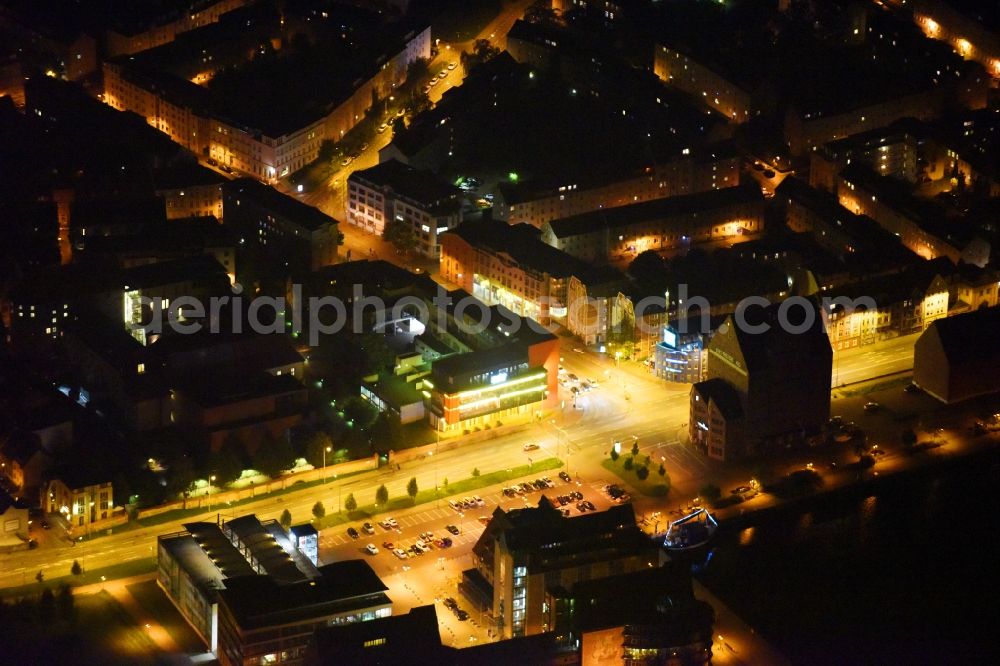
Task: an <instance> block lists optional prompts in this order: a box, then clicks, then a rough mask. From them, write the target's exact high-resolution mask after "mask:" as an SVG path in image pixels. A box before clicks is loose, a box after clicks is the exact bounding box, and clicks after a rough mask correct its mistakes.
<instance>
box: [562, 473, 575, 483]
mask: <svg viewBox="0 0 1000 666" xmlns="http://www.w3.org/2000/svg"><path fill="white" fill-rule="evenodd" d="M559 478H560V479H562V480H563V481H565V482H566V483H569V482H570V481H572V480H573V478H572V477H571V476H570V475H569V473H568V472H566V471H565V470H564V471H562V472H559Z"/></svg>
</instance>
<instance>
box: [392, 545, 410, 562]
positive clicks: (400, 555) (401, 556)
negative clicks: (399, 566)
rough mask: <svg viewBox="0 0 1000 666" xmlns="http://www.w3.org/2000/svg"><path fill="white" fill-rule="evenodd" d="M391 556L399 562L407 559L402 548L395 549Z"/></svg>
mask: <svg viewBox="0 0 1000 666" xmlns="http://www.w3.org/2000/svg"><path fill="white" fill-rule="evenodd" d="M392 554H393V555H395V556H396V557H398V558H399V559H401V560H405V559H406V558H408V557H409V555H407V554H406V551H405V550H403V549H402V548H396V549H395V550H393V551H392Z"/></svg>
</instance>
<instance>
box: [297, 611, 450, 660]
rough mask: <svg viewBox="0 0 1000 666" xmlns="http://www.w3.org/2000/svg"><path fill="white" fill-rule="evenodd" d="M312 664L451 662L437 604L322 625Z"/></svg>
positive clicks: (314, 645) (314, 647) (315, 640)
mask: <svg viewBox="0 0 1000 666" xmlns="http://www.w3.org/2000/svg"><path fill="white" fill-rule="evenodd" d="M310 652H311V653H312V656H311V658H310V659H309V660H308V663H310V664H311V665H312V666H321V665H329V666H343V665H344V664H351V665H352V666H364V665H366V664H372V665H374V664H380V665H382V664H448V663H453V661H452V660H451V659H445V658H444V655H445V654H446V653H447V652H449V651H447V650H445V649H444V648H443V647H442V644H441V634H440V631H439V629H438V619H437V613H436V611H435V607H434V604H428V605H426V606H416V607H414V608H411V609H410V611H409V612H408V613H407V614H405V615H393V616H390V617H384V618H377V619H375V620H371V621H369V622H354V623H352V624H345V625H341V626H333V627H322V628H320V629H318V630H317V631H316V633H315V635H314V636H313V639H312V645H311V646H310Z"/></svg>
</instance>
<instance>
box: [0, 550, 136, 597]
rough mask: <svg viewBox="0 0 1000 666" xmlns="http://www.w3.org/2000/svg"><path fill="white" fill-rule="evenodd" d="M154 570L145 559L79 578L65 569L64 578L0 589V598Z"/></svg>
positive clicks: (33, 593) (94, 570)
mask: <svg viewBox="0 0 1000 666" xmlns="http://www.w3.org/2000/svg"><path fill="white" fill-rule="evenodd" d="M81 559H82V558H81ZM155 570H156V564H155V563H154V562H153V560H152V559H151V558H146V557H144V558H142V559H138V560H130V561H128V562H122V563H121V564H113V565H111V566H109V567H101V568H100V569H88V570H87V571H84V572H83V573H82V574H80V575H79V576H73V575H70V573H69V570H68V567H67V571H66V574H67V575H65V576H58V577H55V578H46V579H45V580H44V581H42V582H41V583H29V584H27V585H19V586H17V587H5V588H0V598H8V599H9V598H12V597H15V598H16V597H24V596H33V595H36V594H41V592H42V590H44V589H45V588H50V589H52V591H53V592H56V591H57V590H58V589H59V586H60V585H63V584H66V585H71V586H73V587H78V586H80V585H90V584H92V583H100V582H101V576H104V578H105V579H106V580H114V579H116V578H128V577H130V576H140V575H142V574H147V573H151V572H153V571H155Z"/></svg>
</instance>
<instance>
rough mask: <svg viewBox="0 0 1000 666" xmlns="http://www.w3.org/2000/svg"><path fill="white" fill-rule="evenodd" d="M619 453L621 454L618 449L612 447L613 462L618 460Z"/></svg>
mask: <svg viewBox="0 0 1000 666" xmlns="http://www.w3.org/2000/svg"><path fill="white" fill-rule="evenodd" d="M619 455H620V454H619V453H618V450H617V449H611V461H612V462H614V461H616V460H618V456H619Z"/></svg>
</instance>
